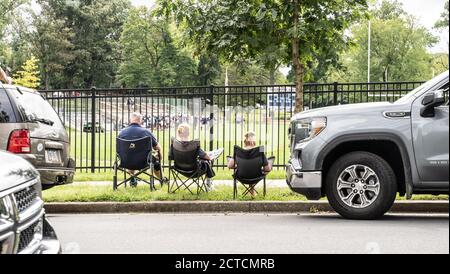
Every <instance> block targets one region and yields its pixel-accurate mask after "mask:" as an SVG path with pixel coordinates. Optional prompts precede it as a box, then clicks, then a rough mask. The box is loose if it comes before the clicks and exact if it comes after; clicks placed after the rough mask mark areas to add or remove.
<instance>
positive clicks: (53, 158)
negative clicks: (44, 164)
mask: <svg viewBox="0 0 450 274" xmlns="http://www.w3.org/2000/svg"><path fill="white" fill-rule="evenodd" d="M46 154H47V161H48V162H52V163H59V162H61V152H60V151H59V150H54V149H51V150H47V151H46Z"/></svg>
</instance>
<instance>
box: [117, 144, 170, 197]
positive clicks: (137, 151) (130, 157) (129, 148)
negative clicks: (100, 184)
mask: <svg viewBox="0 0 450 274" xmlns="http://www.w3.org/2000/svg"><path fill="white" fill-rule="evenodd" d="M152 147H153V144H152V138H150V137H144V138H141V139H136V140H124V139H120V138H117V142H116V150H117V155H116V161H115V163H114V177H113V189H114V191H116V190H117V188H118V187H120V186H122V185H123V186H125V188H126V187H127V184H128V183H129V182H131V181H132V180H133V179H134V180H136V181H141V182H144V183H146V184H148V185H149V186H150V191H154V190H156V188H155V177H154V174H153V172H154V170H153V168H154V163H153V160H152ZM130 170H133V171H136V173H134V174H131V173H129V171H130ZM119 171H120V172H123V175H124V177H123V178H124V179H123V181H121V182H120V183H118V181H117V178H118V173H119ZM149 171H150V173H149ZM143 176H146V178H145V179H144V178H143ZM147 178H148V179H147ZM158 180H159V179H158ZM159 181H160V180H159ZM160 183H161V185H162V182H161V181H160Z"/></svg>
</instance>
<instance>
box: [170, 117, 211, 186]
mask: <svg viewBox="0 0 450 274" xmlns="http://www.w3.org/2000/svg"><path fill="white" fill-rule="evenodd" d="M176 141H178V142H180V143H181V144H183V145H186V146H188V145H189V144H190V143H191V142H192V140H191V138H190V126H189V125H188V124H181V125H180V126H178V129H177V138H176ZM170 155H171V156H173V152H172V151H170ZM198 158H199V159H200V169H202V171H203V172H205V174H206V177H207V179H206V187H207V188H208V191H210V190H211V189H212V178H214V176H216V174H215V172H214V170H213V168H212V163H211V157H210V156H209V155H208V154H207V153H206V152H205V151H204V150H203V149H201V148H200V149H199V150H198Z"/></svg>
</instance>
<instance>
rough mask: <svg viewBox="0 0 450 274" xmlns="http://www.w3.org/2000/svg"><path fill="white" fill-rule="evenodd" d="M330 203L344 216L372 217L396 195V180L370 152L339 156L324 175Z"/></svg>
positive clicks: (385, 165) (377, 157) (371, 218)
mask: <svg viewBox="0 0 450 274" xmlns="http://www.w3.org/2000/svg"><path fill="white" fill-rule="evenodd" d="M325 187H326V189H325V190H326V194H327V197H328V201H329V203H330V205H331V206H332V207H333V208H334V210H336V212H337V213H339V214H340V215H341V216H343V217H344V218H348V219H356V220H373V219H378V218H380V217H382V216H383V215H384V214H385V213H386V212H388V211H389V210H390V209H391V207H392V205H393V204H394V202H395V199H396V196H397V179H396V177H395V173H394V171H393V170H392V168H391V166H390V165H389V164H388V163H387V162H386V161H385V160H384V159H383V158H381V157H379V156H378V155H375V154H373V153H369V152H352V153H349V154H346V155H344V156H342V157H341V158H340V159H338V160H337V161H336V162H335V163H334V164H333V165H332V166H331V168H330V170H329V172H328V174H327V177H326V186H325Z"/></svg>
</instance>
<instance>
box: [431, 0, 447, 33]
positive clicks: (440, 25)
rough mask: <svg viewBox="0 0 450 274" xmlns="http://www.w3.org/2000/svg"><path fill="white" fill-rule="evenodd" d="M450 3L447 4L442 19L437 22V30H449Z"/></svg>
mask: <svg viewBox="0 0 450 274" xmlns="http://www.w3.org/2000/svg"><path fill="white" fill-rule="evenodd" d="M448 3H449V1H448V0H447V2H446V3H445V7H444V11H443V12H442V14H441V18H440V19H439V20H438V21H437V22H436V24H435V25H434V27H435V28H436V29H446V28H447V29H448V25H449V4H448Z"/></svg>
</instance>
